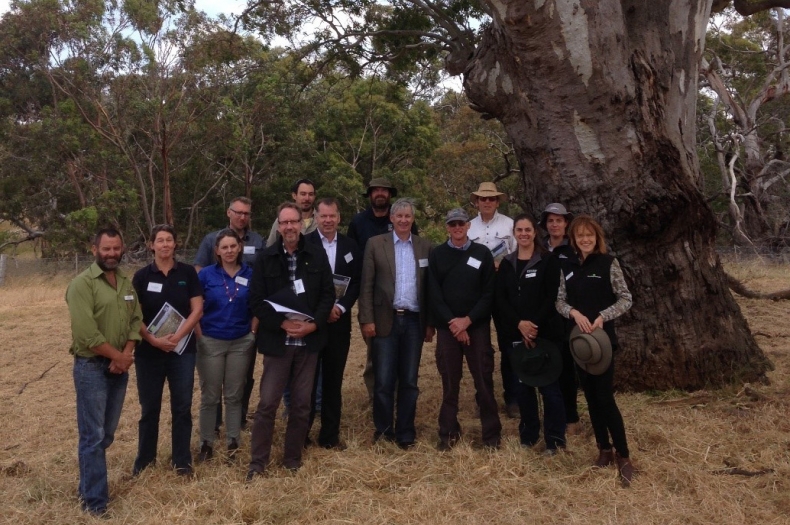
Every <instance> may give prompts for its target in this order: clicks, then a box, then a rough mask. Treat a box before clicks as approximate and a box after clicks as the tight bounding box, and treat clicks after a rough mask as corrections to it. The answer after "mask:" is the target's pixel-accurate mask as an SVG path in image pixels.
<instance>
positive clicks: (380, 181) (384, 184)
mask: <svg viewBox="0 0 790 525" xmlns="http://www.w3.org/2000/svg"><path fill="white" fill-rule="evenodd" d="M373 188H387V189H388V190H390V197H397V196H398V188H396V187H395V186H393V185H392V183H391V182H390V181H389V179H385V178H384V177H376V178H375V179H370V182H368V189H367V190H365V193H363V194H362V196H363V197H370V192H371V191H372V190H373Z"/></svg>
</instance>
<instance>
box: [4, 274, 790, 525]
mask: <svg viewBox="0 0 790 525" xmlns="http://www.w3.org/2000/svg"><path fill="white" fill-rule="evenodd" d="M730 270H731V271H732V272H733V273H735V274H736V276H737V277H738V278H739V279H741V280H743V281H745V282H747V283H748V284H749V285H750V286H752V287H754V288H757V289H761V290H764V291H768V290H777V289H780V288H788V287H790V273H788V270H787V268H786V267H785V268H781V267H768V266H731V267H730ZM66 282H67V280H66V278H47V279H46V280H45V279H43V278H41V279H38V280H31V281H28V282H16V283H14V282H12V283H9V285H8V286H7V287H5V288H2V289H0V424H1V425H2V426H1V427H0V522H3V523H14V524H17V525H22V524H41V523H68V524H70V523H91V522H93V521H94V520H95V521H97V522H98V520H96V519H95V518H91V517H88V516H86V515H84V514H83V513H82V512H81V511H80V510H79V505H78V502H77V498H76V489H77V458H76V453H77V431H76V424H75V415H74V412H75V410H74V388H73V384H72V379H71V361H72V359H71V357H70V356H69V355H68V351H67V349H68V346H69V337H70V333H69V326H68V318H67V312H66V308H65V304H64V301H63V291H64V289H65V285H66ZM739 302H740V304H741V308H742V309H743V310H744V312H745V314H746V316H747V318H748V319H749V323H750V325H751V327H752V330H753V331H754V332H755V333H756V334H757V340H758V342H759V343H760V345H761V346H762V348H763V349H764V350H765V352H766V353H767V354H768V355H769V357H770V358H771V359H772V360H773V361H774V363H775V365H776V371H774V372H772V373H771V374H769V377H770V380H771V384H770V385H751V386H750V387H747V388H744V387H743V385H738V386H734V387H732V388H728V389H723V390H716V391H703V392H695V393H693V394H686V393H681V392H669V393H657V394H654V395H648V394H622V395H619V397H618V402H619V403H620V407H621V409H622V411H623V414H624V417H625V422H626V427H627V430H628V433H629V439H630V442H631V447H632V457H633V458H634V462H635V464H636V465H637V467H638V468H639V470H640V475H639V477H638V479H637V481H636V482H635V483H634V484H633V485H632V486H631V487H630V488H627V489H626V488H622V487H621V486H620V484H619V483H618V481H617V478H616V472H615V470H614V469H607V470H601V471H595V470H592V469H591V468H590V467H589V464H590V462H591V460H592V459H593V456H594V448H595V446H594V442H593V439H592V436H591V432H590V429H589V424H588V423H586V428H585V430H586V433H585V434H583V435H579V436H573V437H571V438H570V441H569V452H568V453H566V454H562V455H559V456H557V457H554V458H551V459H546V458H544V457H542V456H541V455H540V450H524V449H522V448H521V447H520V446H519V443H518V438H517V429H516V423H515V421H513V420H507V419H503V423H504V425H505V430H504V433H505V436H506V440H505V444H504V446H503V448H502V449H501V450H500V451H496V452H488V451H484V450H479V449H477V448H476V447H475V446H474V441H475V440H477V441H478V442H479V424H478V422H477V421H476V420H475V419H474V417H473V405H474V402H473V395H472V392H471V384H470V382H469V381H468V380H467V381H465V382H464V384H463V386H462V388H463V395H464V397H463V399H462V414H461V416H462V418H463V419H462V425H463V426H464V429H465V430H466V439H467V441H465V442H464V443H463V444H462V445H460V446H458V447H457V448H455V449H454V450H453V451H452V452H450V453H447V454H439V453H437V452H436V451H435V449H434V444H435V440H436V438H435V433H436V416H437V411H438V406H439V400H440V389H441V385H440V382H439V379H438V374H437V372H436V369H435V365H434V358H433V345H427V346H426V347H425V349H424V354H423V355H424V357H423V361H422V369H421V378H420V381H421V389H422V393H421V396H420V399H419V406H418V421H417V424H418V433H419V444H418V446H417V447H416V448H414V449H413V450H410V451H408V452H404V451H401V450H400V449H398V448H396V447H394V446H391V445H383V446H382V445H376V446H374V445H372V444H371V437H372V433H373V428H372V423H371V418H370V414H369V409H368V408H367V403H366V394H365V391H364V387H363V385H362V381H361V378H360V375H361V371H362V366H363V359H364V346H363V345H362V344H361V341H360V340H359V339H355V340H354V343H353V346H352V355H351V357H350V361H349V366H348V369H347V372H346V385H345V388H344V395H345V401H344V403H345V405H344V410H345V413H344V420H343V438H344V440H345V441H346V443H347V444H348V446H349V447H348V449H347V450H346V451H343V452H334V451H325V450H322V449H316V448H311V449H309V450H308V451H307V453H306V455H305V466H304V468H302V470H301V471H299V472H298V473H296V474H290V473H287V472H286V471H284V470H282V469H279V468H274V469H272V472H271V474H270V475H269V476H268V477H266V478H259V479H258V480H256V481H255V482H254V483H253V484H250V485H245V484H244V483H243V479H244V473H245V470H246V460H248V459H249V450H248V444H249V435H248V434H246V435H244V436H243V439H244V442H243V444H242V450H243V454H242V460H241V462H240V463H239V464H238V465H237V466H234V467H228V466H226V465H225V464H224V463H223V462H222V461H218V462H215V463H213V464H210V465H200V466H198V467H197V469H196V476H195V478H194V479H192V480H184V479H181V478H179V477H177V476H176V475H175V474H174V473H173V472H171V471H170V470H169V469H167V468H166V467H165V465H167V463H168V454H169V452H168V450H169V416H167V415H166V412H167V410H164V411H163V418H162V425H161V437H162V439H160V451H159V454H160V465H159V466H158V467H156V468H153V469H150V470H148V471H146V472H144V473H143V475H141V476H140V477H138V478H135V479H131V478H130V477H129V473H130V471H131V467H132V461H133V459H134V456H135V452H136V445H137V443H136V441H137V437H136V434H137V432H136V423H137V418H138V415H139V405H138V403H137V392H136V386H135V382H134V377H132V378H130V382H129V390H128V394H127V397H126V404H125V407H124V412H123V415H122V418H121V424H120V428H119V430H118V433H117V437H116V442H115V444H113V446H112V447H111V448H110V449H109V451H108V463H109V471H110V488H111V496H112V502H111V504H110V515H109V518H110V521H112V522H117V523H151V524H158V523H194V524H212V523H217V524H230V523H398V524H400V523H446V522H455V523H486V524H488V523H580V524H581V523H584V524H591V523H595V524H599V523H618V524H628V523H639V524H683V525H691V524H706V525H707V524H711V523H716V524H738V525H741V524H751V523H760V524H773V523H789V522H790V518H788V516H790V490H788V483H790V480H789V479H788V476H789V475H790V419H788V417H787V414H788V406H790V358H789V357H788V350H790V315H788V305H787V303H786V302H784V303H775V302H767V301H759V300H739ZM259 366H260V362H259ZM467 379H468V378H467ZM497 385H499V380H498V379H497ZM497 390H500V388H499V386H497ZM581 397H582V396H580V398H581ZM197 402H198V395H196V396H195V409H194V410H193V413H194V414H197ZM583 417H585V416H583ZM585 421H586V420H585ZM282 426H283V425H282V424H281V423H280V422H278V429H277V430H278V431H279V432H281V431H282ZM281 437H282V434H281V433H280V434H279V438H278V439H281ZM196 441H197V439H195V440H194V442H196ZM275 450H276V451H280V450H281V442H279V441H278V442H276V443H275ZM276 460H277V457H276V456H275V461H276ZM748 474H757V475H748Z"/></svg>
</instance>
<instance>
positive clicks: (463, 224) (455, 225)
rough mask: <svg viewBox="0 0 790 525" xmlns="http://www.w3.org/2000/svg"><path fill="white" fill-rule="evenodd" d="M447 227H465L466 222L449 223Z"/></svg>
mask: <svg viewBox="0 0 790 525" xmlns="http://www.w3.org/2000/svg"><path fill="white" fill-rule="evenodd" d="M447 226H449V227H450V228H458V227H460V226H466V222H464V221H450V222H448V223H447Z"/></svg>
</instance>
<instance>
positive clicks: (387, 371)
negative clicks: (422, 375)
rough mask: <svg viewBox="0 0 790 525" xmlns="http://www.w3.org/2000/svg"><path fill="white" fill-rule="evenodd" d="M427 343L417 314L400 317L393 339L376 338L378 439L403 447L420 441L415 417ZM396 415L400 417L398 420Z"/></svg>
mask: <svg viewBox="0 0 790 525" xmlns="http://www.w3.org/2000/svg"><path fill="white" fill-rule="evenodd" d="M424 339H425V334H424V332H423V330H422V329H421V328H420V315H419V314H417V313H407V314H404V315H396V316H395V317H394V319H393V322H392V330H391V331H390V333H389V335H387V336H386V337H381V336H377V337H374V338H373V370H374V372H375V377H376V388H375V395H374V397H373V424H374V425H375V427H376V432H375V437H376V438H377V439H378V438H380V437H384V438H385V439H389V440H394V441H397V442H398V443H403V444H410V443H413V442H414V440H415V439H416V436H417V431H416V430H415V428H414V416H415V413H416V411H417V397H418V396H419V394H420V389H419V388H418V387H417V377H418V375H419V370H420V358H421V357H422V343H423V340H424ZM396 388H397V392H398V397H397V403H396V399H395V391H396ZM396 405H397V409H396ZM396 412H397V417H394V415H395V413H396Z"/></svg>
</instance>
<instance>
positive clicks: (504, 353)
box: [494, 317, 521, 405]
mask: <svg viewBox="0 0 790 525" xmlns="http://www.w3.org/2000/svg"><path fill="white" fill-rule="evenodd" d="M494 328H495V329H496V334H497V344H498V345H499V354H500V355H499V372H500V373H501V375H502V390H503V393H502V397H503V399H504V401H505V405H512V404H514V403H518V392H519V390H520V387H519V385H520V384H521V383H519V381H518V376H517V375H516V373H515V372H514V371H513V365H512V364H511V363H510V349H511V348H513V342H512V341H508V340H507V338H504V337H502V335H500V334H503V333H504V331H503V330H501V329H500V326H499V322H498V320H497V318H496V317H494Z"/></svg>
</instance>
